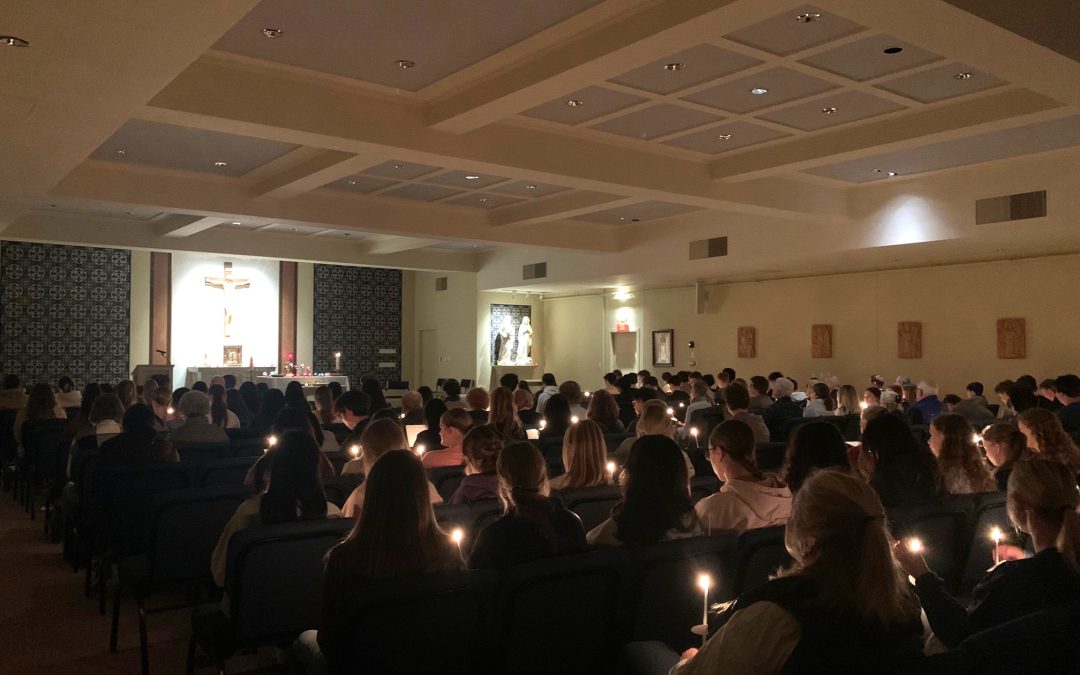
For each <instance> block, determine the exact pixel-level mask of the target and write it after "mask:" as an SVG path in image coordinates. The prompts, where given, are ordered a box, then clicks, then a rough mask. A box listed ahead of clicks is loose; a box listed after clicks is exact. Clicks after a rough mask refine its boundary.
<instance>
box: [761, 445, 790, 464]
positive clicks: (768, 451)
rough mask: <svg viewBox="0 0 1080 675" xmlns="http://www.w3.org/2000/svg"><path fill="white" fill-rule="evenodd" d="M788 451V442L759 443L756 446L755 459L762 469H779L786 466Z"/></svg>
mask: <svg viewBox="0 0 1080 675" xmlns="http://www.w3.org/2000/svg"><path fill="white" fill-rule="evenodd" d="M786 453H787V444H786V443H758V444H757V446H756V447H755V448H754V459H756V460H757V465H758V468H759V469H761V470H762V471H777V470H779V469H780V468H781V467H782V466H784V456H785V455H786Z"/></svg>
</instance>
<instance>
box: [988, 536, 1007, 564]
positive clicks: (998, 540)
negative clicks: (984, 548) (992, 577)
mask: <svg viewBox="0 0 1080 675" xmlns="http://www.w3.org/2000/svg"><path fill="white" fill-rule="evenodd" d="M1004 537H1005V533H1004V532H1002V531H1001V528H1000V527H993V528H991V529H990V538H991V539H993V540H994V564H995V565H998V564H1000V563H1001V553H1000V552H998V546H1000V545H1001V540H1002V539H1003V538H1004Z"/></svg>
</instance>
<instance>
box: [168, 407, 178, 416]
mask: <svg viewBox="0 0 1080 675" xmlns="http://www.w3.org/2000/svg"><path fill="white" fill-rule="evenodd" d="M165 412H167V413H169V414H170V415H172V414H173V413H175V412H176V411H175V410H173V409H172V408H166V409H165Z"/></svg>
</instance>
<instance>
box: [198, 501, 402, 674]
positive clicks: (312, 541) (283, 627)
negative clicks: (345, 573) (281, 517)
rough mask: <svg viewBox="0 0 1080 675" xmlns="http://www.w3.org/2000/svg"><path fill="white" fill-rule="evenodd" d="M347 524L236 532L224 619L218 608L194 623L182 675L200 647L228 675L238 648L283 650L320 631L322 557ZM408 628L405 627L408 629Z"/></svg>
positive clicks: (332, 521) (336, 521)
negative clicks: (227, 668) (304, 635)
mask: <svg viewBox="0 0 1080 675" xmlns="http://www.w3.org/2000/svg"><path fill="white" fill-rule="evenodd" d="M352 525H353V521H352V520H350V519H347V518H328V519H325V520H306V521H300V522H296V523H282V524H279V525H267V526H261V527H252V528H248V529H246V530H240V531H239V532H237V533H235V534H234V535H233V536H232V538H231V539H229V548H228V554H227V562H226V568H225V569H226V572H225V597H226V598H227V601H228V603H229V606H228V612H224V611H222V608H221V606H220V604H214V605H207V606H204V607H200V608H198V609H197V610H196V612H195V614H194V615H193V616H192V619H191V628H192V635H191V641H190V642H189V643H188V658H187V672H188V673H189V674H190V673H193V672H194V671H195V648H196V646H199V647H202V649H203V651H205V652H206V653H207V654H209V655H210V656H211V657H212V658H213V659H214V660H215V661H216V662H217V664H218V669H219V672H222V673H223V672H225V662H226V661H227V660H228V659H229V657H231V656H232V655H233V654H234V653H235V652H236V650H237V649H247V648H257V647H261V646H263V645H271V644H276V645H287V644H290V643H292V641H293V640H295V639H296V636H297V635H299V634H300V633H301V632H303V631H305V630H307V629H309V628H312V627H314V626H317V625H318V622H319V614H320V608H321V604H322V580H323V558H324V557H325V556H326V552H327V551H328V550H330V548H331V547H332V546H334V544H336V543H337V542H339V541H340V540H341V539H342V538H343V537H344V536H345V535H346V534H347V533H348V531H349V529H350V528H351V527H352ZM406 629H407V627H405V628H403V630H406Z"/></svg>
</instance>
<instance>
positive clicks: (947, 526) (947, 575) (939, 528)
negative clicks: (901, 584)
mask: <svg viewBox="0 0 1080 675" xmlns="http://www.w3.org/2000/svg"><path fill="white" fill-rule="evenodd" d="M973 511H974V499H973V498H972V497H970V496H967V495H963V496H952V497H946V498H940V499H934V500H931V501H929V502H928V503H926V504H923V505H920V506H917V507H911V508H905V509H889V510H888V518H889V522H890V523H891V524H892V532H893V535H894V536H897V537H918V538H919V539H921V540H922V542H923V544H924V546H925V552H924V553H923V557H924V558H926V563H927V565H928V566H929V567H930V569H931V570H933V571H934V573H936V574H937V575H938V576H939V577H941V578H942V580H944V582H945V586H946V588H948V589H949V591H950V592H951V593H958V592H959V590H960V578H961V576H962V572H963V568H964V563H965V557H966V554H967V550H968V548H969V543H970V539H969V533H968V522H969V521H970V519H971V516H972V513H973Z"/></svg>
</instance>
